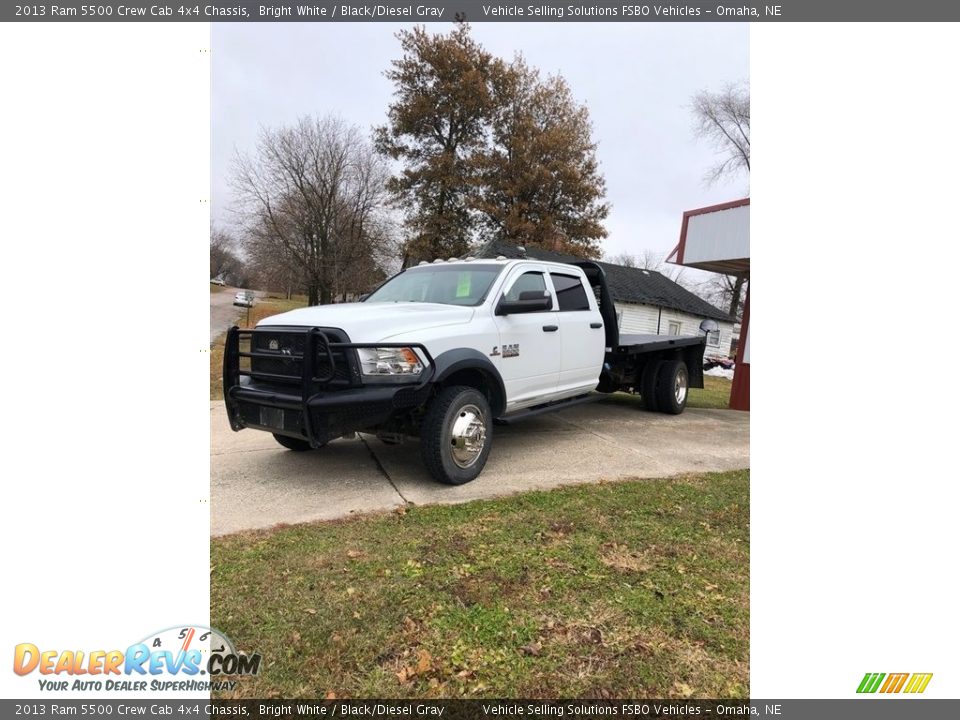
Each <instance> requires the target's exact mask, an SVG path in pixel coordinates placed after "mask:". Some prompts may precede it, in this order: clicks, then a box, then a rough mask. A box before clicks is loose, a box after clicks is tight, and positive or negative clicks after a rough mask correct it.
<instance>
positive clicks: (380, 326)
mask: <svg viewBox="0 0 960 720" xmlns="http://www.w3.org/2000/svg"><path fill="white" fill-rule="evenodd" d="M709 323H712V321H705V324H704V325H702V326H701V329H703V330H705V331H710V330H711V329H714V328H711V327H710V326H709V325H708V324H709ZM704 347H705V338H704V337H703V336H700V337H681V336H673V335H620V334H619V331H618V328H617V316H616V311H615V309H614V305H613V301H612V299H611V297H610V294H609V290H608V288H607V283H606V280H605V278H604V274H603V270H602V268H601V267H600V266H599V265H597V264H596V263H592V262H580V263H576V264H571V265H568V264H560V263H551V262H539V261H536V260H532V259H527V260H507V259H505V258H497V259H495V260H486V259H473V258H466V259H464V260H450V261H439V260H438V261H434V262H433V263H429V264H428V263H421V264H420V265H419V266H416V267H412V268H408V269H406V270H404V271H402V272H400V273H398V274H397V275H394V276H393V277H392V278H390V279H389V280H387V281H386V282H385V283H384V284H383V285H381V286H380V287H379V288H378V289H377V290H375V291H374V292H373V293H372V294H370V295H369V296H368V297H367V298H365V299H364V300H363V301H362V302H358V303H347V304H340V305H324V306H318V307H309V308H303V309H300V310H293V311H291V312H287V313H283V314H281V315H275V316H273V317H269V318H267V319H265V320H263V321H262V322H260V324H259V325H257V326H256V328H254V329H252V330H241V329H239V328H237V327H234V328H231V330H230V331H229V332H228V334H227V342H226V352H225V354H224V364H223V383H224V399H225V402H226V406H227V412H228V415H229V419H230V425H231V427H232V428H233V429H234V430H241V429H243V428H253V429H257V430H264V431H266V432H270V433H272V434H273V436H274V437H275V438H276V440H277V442H278V443H280V445H282V446H283V447H285V448H288V449H290V450H295V451H307V450H312V449H318V448H321V447H323V446H324V445H325V444H327V443H328V442H330V441H331V440H333V439H335V438H338V437H341V436H344V435H348V436H349V435H352V434H353V433H355V432H365V433H371V434H376V435H377V436H378V437H379V438H380V439H381V440H382V441H384V442H387V443H399V442H402V441H403V440H404V439H405V438H406V437H410V436H413V437H419V438H420V448H421V457H422V459H423V463H424V466H425V467H426V469H427V471H428V472H429V473H430V475H431V476H433V478H435V479H436V480H438V481H440V482H443V483H448V484H453V485H459V484H462V483H466V482H469V481H471V480H473V479H474V478H476V477H477V476H478V475H479V474H480V472H481V471H482V470H483V467H484V465H485V464H486V462H487V457H488V456H489V454H490V449H491V447H492V443H493V427H494V425H495V424H505V423H510V422H514V421H516V420H520V419H522V418H525V417H530V416H531V415H535V414H538V413H541V412H546V411H549V410H556V409H560V408H564V407H567V406H569V405H572V404H575V403H579V402H585V401H587V400H590V399H592V398H594V397H596V395H595V391H597V392H600V393H611V392H616V391H625V392H631V393H638V394H640V395H641V396H642V398H643V402H644V405H645V406H646V408H647V409H649V410H654V411H660V412H664V413H672V414H677V413H680V412H683V409H684V407H685V406H686V402H687V390H688V388H690V387H703V351H704Z"/></svg>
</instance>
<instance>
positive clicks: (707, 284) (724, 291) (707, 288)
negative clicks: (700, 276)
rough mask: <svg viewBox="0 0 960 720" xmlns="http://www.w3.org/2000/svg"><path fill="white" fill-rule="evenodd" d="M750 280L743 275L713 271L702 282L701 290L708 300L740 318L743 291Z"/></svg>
mask: <svg viewBox="0 0 960 720" xmlns="http://www.w3.org/2000/svg"><path fill="white" fill-rule="evenodd" d="M748 282H749V281H748V280H747V278H746V277H745V276H743V275H720V274H717V273H712V274H711V275H710V277H709V278H708V279H707V280H705V281H704V282H702V283H701V284H700V287H699V290H700V294H701V295H703V296H704V297H705V298H706V299H707V300H709V301H710V302H712V303H713V304H714V305H716V306H717V307H720V308H723V309H724V310H726V311H727V314H729V315H731V316H732V317H735V318H738V319H739V318H740V317H742V316H743V292H744V288H746V286H747V283H748Z"/></svg>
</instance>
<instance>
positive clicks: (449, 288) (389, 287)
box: [366, 264, 503, 305]
mask: <svg viewBox="0 0 960 720" xmlns="http://www.w3.org/2000/svg"><path fill="white" fill-rule="evenodd" d="M501 270H503V265H473V264H471V265H447V266H444V265H426V266H423V267H416V268H410V269H409V270H406V271H404V272H402V273H400V274H399V275H395V276H394V277H392V278H391V279H390V280H388V281H387V282H386V283H385V284H384V285H382V286H381V287H380V288H378V289H377V290H376V291H374V292H373V293H372V294H371V295H370V297H368V298H367V299H366V302H422V303H442V304H444V305H479V304H480V303H482V302H483V299H484V298H485V297H486V296H487V292H488V291H489V290H490V286H491V285H492V284H493V281H494V279H495V278H496V277H497V275H499V274H500V271H501Z"/></svg>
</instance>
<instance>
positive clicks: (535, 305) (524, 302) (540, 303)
mask: <svg viewBox="0 0 960 720" xmlns="http://www.w3.org/2000/svg"><path fill="white" fill-rule="evenodd" d="M552 308H553V299H552V298H551V297H550V293H548V292H546V291H544V290H524V291H523V292H521V293H520V297H519V299H517V300H507V299H506V298H502V299H501V300H500V302H499V303H497V310H496V314H497V315H517V314H519V313H531V312H545V311H546V310H550V309H552Z"/></svg>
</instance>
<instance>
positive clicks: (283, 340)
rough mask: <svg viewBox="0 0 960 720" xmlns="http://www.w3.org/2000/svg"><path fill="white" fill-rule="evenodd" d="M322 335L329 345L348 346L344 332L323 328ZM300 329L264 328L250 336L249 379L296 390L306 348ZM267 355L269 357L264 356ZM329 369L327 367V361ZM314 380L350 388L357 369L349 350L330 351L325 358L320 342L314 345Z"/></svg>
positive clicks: (356, 375) (304, 332)
mask: <svg viewBox="0 0 960 720" xmlns="http://www.w3.org/2000/svg"><path fill="white" fill-rule="evenodd" d="M322 333H323V336H325V337H326V338H327V341H328V342H331V343H348V342H350V340H349V339H348V338H347V335H346V333H344V332H343V331H342V330H339V329H337V328H323V329H322ZM306 341H307V333H306V330H305V329H303V328H264V329H259V328H258V329H256V330H254V331H253V333H252V334H251V341H250V342H251V345H252V348H251V350H252V351H253V352H254V353H256V357H252V358H250V368H249V369H250V377H251V378H252V379H253V380H254V381H255V382H257V384H262V383H266V384H276V385H284V386H297V387H300V386H301V384H302V382H303V355H304V350H305V348H306V345H307V342H306ZM265 356H269V357H265ZM331 357H332V358H333V368H332V371H331V368H330V358H331ZM314 372H315V373H316V375H315V377H319V378H327V380H326V382H325V383H323V384H325V385H326V386H329V387H334V388H335V387H350V386H352V385H355V384H358V382H359V368H358V367H357V360H356V353H355V351H353V350H343V349H331V351H330V353H329V355H328V353H327V348H326V347H324V346H323V343H322V341H321V342H318V347H317V354H316V358H315V362H314Z"/></svg>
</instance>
